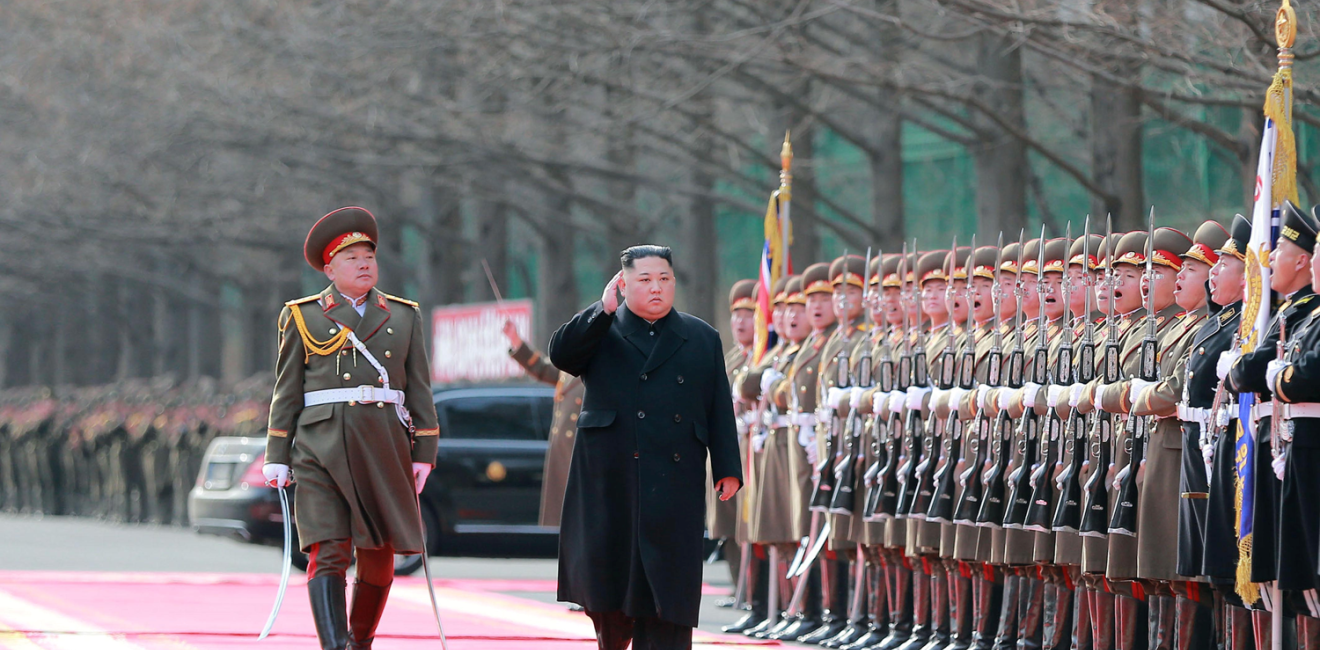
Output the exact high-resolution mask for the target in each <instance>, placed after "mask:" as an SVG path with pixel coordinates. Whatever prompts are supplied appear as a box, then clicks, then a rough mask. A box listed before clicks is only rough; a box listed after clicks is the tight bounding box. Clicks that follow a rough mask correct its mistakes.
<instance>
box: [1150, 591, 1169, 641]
mask: <svg viewBox="0 0 1320 650" xmlns="http://www.w3.org/2000/svg"><path fill="white" fill-rule="evenodd" d="M1146 606H1147V607H1148V608H1149V612H1150V613H1149V615H1148V616H1147V617H1146V625H1147V628H1146V630H1147V636H1148V638H1149V639H1150V641H1149V642H1148V643H1147V648H1148V650H1173V642H1174V620H1175V618H1174V615H1175V612H1174V601H1173V596H1165V595H1156V596H1150V597H1148V598H1147V599H1146Z"/></svg>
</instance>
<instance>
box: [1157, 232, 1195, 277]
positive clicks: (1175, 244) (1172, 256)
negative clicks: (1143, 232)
mask: <svg viewBox="0 0 1320 650" xmlns="http://www.w3.org/2000/svg"><path fill="white" fill-rule="evenodd" d="M1153 243H1154V246H1151V255H1152V258H1151V262H1152V263H1154V264H1158V265H1160V266H1167V267H1169V268H1171V269H1173V270H1175V271H1176V270H1178V269H1181V268H1182V255H1183V253H1186V252H1187V251H1188V250H1190V249H1191V247H1192V238H1191V237H1188V236H1187V233H1185V232H1183V231H1181V230H1178V229H1176V228H1156V229H1155V241H1154V242H1153Z"/></svg>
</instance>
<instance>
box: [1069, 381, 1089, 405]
mask: <svg viewBox="0 0 1320 650" xmlns="http://www.w3.org/2000/svg"><path fill="white" fill-rule="evenodd" d="M1085 392H1086V384H1073V385H1071V386H1069V387H1068V406H1071V407H1073V408H1077V403H1078V402H1081V401H1082V394H1083V393H1085Z"/></svg>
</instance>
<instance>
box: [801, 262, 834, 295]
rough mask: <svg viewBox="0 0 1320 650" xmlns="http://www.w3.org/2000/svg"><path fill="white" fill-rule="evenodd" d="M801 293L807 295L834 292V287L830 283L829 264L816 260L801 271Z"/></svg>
mask: <svg viewBox="0 0 1320 650" xmlns="http://www.w3.org/2000/svg"><path fill="white" fill-rule="evenodd" d="M802 293H803V294H805V295H808V296H810V295H811V294H813V293H834V287H833V286H831V285H830V265H829V264H826V263H824V262H816V263H815V264H812V265H811V266H808V267H807V270H805V271H803V272H802Z"/></svg>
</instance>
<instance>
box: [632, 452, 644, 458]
mask: <svg viewBox="0 0 1320 650" xmlns="http://www.w3.org/2000/svg"><path fill="white" fill-rule="evenodd" d="M641 457H642V455H641V454H640V453H638V452H635V451H634V452H633V458H641Z"/></svg>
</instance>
